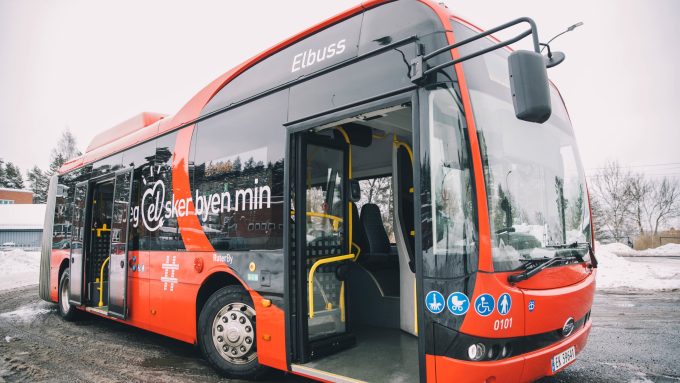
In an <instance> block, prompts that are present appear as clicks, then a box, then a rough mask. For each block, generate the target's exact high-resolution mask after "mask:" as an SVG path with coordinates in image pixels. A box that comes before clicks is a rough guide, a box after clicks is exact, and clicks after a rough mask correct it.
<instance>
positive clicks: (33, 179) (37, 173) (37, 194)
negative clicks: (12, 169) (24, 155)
mask: <svg viewBox="0 0 680 383" xmlns="http://www.w3.org/2000/svg"><path fill="white" fill-rule="evenodd" d="M26 178H27V180H28V184H29V187H30V189H31V190H32V191H33V203H46V202H47V190H48V188H49V183H50V179H49V177H48V176H47V174H45V172H43V171H42V170H41V169H40V168H39V167H37V166H33V168H32V169H31V170H29V171H28V173H27V177H26Z"/></svg>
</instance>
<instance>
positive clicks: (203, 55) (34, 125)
mask: <svg viewBox="0 0 680 383" xmlns="http://www.w3.org/2000/svg"><path fill="white" fill-rule="evenodd" d="M354 4H357V1H356V0H353V1H347V0H334V1H318V0H317V1H298V0H291V1H280V0H279V1H257V2H254V1H249V2H233V1H223V0H204V1H183V2H179V1H167V0H163V1H161V0H155V1H138V0H135V1H132V0H118V1H110V2H107V3H105V2H103V1H92V0H60V1H54V0H0V132H1V133H0V158H3V159H4V160H6V161H13V162H15V163H16V164H18V165H19V166H20V167H21V168H22V169H23V170H26V169H28V168H29V167H31V166H32V165H34V164H35V165H38V166H40V167H42V168H45V167H47V165H48V161H49V152H50V150H51V148H52V147H53V146H54V142H55V140H56V139H57V138H58V137H59V135H60V133H61V131H63V130H64V129H65V128H66V127H68V128H69V129H70V130H71V131H72V132H73V133H74V134H75V136H76V137H77V139H78V143H79V147H80V149H81V150H84V149H85V147H86V146H87V144H88V143H89V141H90V140H91V139H92V137H93V136H94V135H95V134H97V133H98V132H100V131H102V130H104V129H107V128H109V127H111V126H113V125H115V124H117V123H119V122H121V121H123V120H126V119H127V118H129V117H131V116H133V115H135V114H137V113H139V112H142V111H154V112H161V113H168V114H174V113H175V112H177V111H178V110H179V109H180V108H181V107H182V106H183V105H184V104H185V103H186V102H187V101H188V100H189V99H190V98H191V97H192V96H193V95H194V94H195V93H196V92H197V91H199V90H200V89H201V88H202V87H204V86H205V85H207V84H208V83H209V82H210V81H212V80H213V79H215V78H216V77H218V76H219V75H220V74H222V73H224V72H226V71H228V70H229V69H230V68H232V67H234V66H235V65H237V64H239V63H240V62H242V61H244V60H246V59H247V58H249V57H251V56H253V55H255V54H256V53H258V52H260V51H262V50H264V49H266V48H268V47H270V46H272V45H274V44H275V43H277V42H279V41H281V40H283V39H285V38H287V37H289V36H291V35H292V34H294V33H296V32H299V31H301V30H303V29H305V28H307V27H309V26H311V25H313V24H315V23H317V22H319V21H321V20H323V19H326V18H328V17H330V16H332V15H334V14H336V13H339V12H341V11H343V10H345V9H347V8H349V7H351V6H352V5H354ZM446 4H447V5H448V6H449V8H450V9H452V10H453V11H454V12H456V13H457V14H459V15H460V16H462V17H464V18H466V19H468V20H469V21H470V22H472V23H473V24H476V25H478V26H480V27H482V28H491V27H494V26H496V25H498V24H500V23H503V22H505V21H508V20H511V19H513V18H516V17H519V16H530V17H533V18H534V19H535V20H536V22H537V23H538V28H539V33H540V36H541V40H542V41H546V40H548V39H549V38H550V37H552V36H553V35H555V34H556V33H559V32H561V31H562V30H564V29H565V28H566V27H567V26H569V25H571V24H573V23H575V22H577V21H583V22H584V23H585V25H584V26H582V27H580V28H578V29H576V30H575V31H574V32H571V33H568V34H565V35H564V36H562V37H560V38H559V39H558V40H556V41H555V42H554V43H553V44H552V48H553V49H554V50H561V51H564V52H565V53H566V54H567V60H566V61H565V62H564V63H563V64H562V65H560V66H558V67H555V68H552V69H550V70H549V75H550V77H551V79H552V80H553V81H554V82H555V83H556V84H557V86H558V87H559V89H560V91H561V92H562V95H563V96H564V98H565V100H566V104H567V108H568V110H569V112H570V114H571V117H572V121H573V123H574V127H575V130H576V135H577V138H578V142H579V146H580V149H581V154H582V157H583V160H584V164H585V167H586V169H587V172H588V173H592V172H593V169H596V168H597V167H600V166H602V164H603V163H604V162H605V161H606V160H608V159H618V160H619V161H620V162H621V163H622V164H624V165H627V166H630V167H631V169H632V170H639V171H644V172H645V173H646V174H648V175H651V176H654V177H658V176H662V175H673V176H680V147H679V146H680V125H679V124H678V121H680V81H679V80H680V76H679V75H678V70H677V69H676V68H677V67H678V65H679V62H678V61H679V60H678V59H680V54H679V53H678V50H677V46H678V36H680V26H679V24H678V22H677V18H678V16H680V2H679V1H675V0H656V1H643V0H628V1H622V0H608V1H603V0H596V1H593V0H588V1H583V0H569V1H561V2H555V1H540V0H513V1H507V0H503V1H473V0H469V1H463V0H447V1H446Z"/></svg>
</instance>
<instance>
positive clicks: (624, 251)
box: [602, 242, 680, 257]
mask: <svg viewBox="0 0 680 383" xmlns="http://www.w3.org/2000/svg"><path fill="white" fill-rule="evenodd" d="M602 246H605V247H606V248H607V251H609V252H611V253H614V254H616V255H623V256H630V257H645V256H646V257H680V244H677V243H667V244H665V245H663V246H659V247H657V248H655V249H647V250H634V249H631V248H630V247H628V246H627V245H624V244H623V243H618V242H616V243H609V244H606V245H602Z"/></svg>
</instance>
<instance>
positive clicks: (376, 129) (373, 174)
mask: <svg viewBox="0 0 680 383" xmlns="http://www.w3.org/2000/svg"><path fill="white" fill-rule="evenodd" d="M412 126H413V113H412V107H411V104H410V103H405V104H401V105H397V106H392V107H389V108H385V109H381V110H377V111H372V112H369V113H364V114H361V115H357V116H354V117H351V118H346V119H343V120H340V121H335V122H333V123H330V124H326V125H323V126H318V127H316V128H313V129H311V130H307V131H306V132H304V133H298V135H303V136H304V137H303V138H302V140H299V141H297V142H298V143H300V146H302V148H299V150H298V151H297V153H298V156H300V157H301V161H298V162H297V163H298V169H300V172H299V174H298V175H297V177H298V178H297V181H296V182H297V184H298V190H303V189H302V187H301V185H304V190H305V193H304V195H303V196H298V199H297V200H296V201H297V205H298V206H301V205H303V204H304V207H305V210H304V211H305V212H306V217H305V220H304V221H305V224H304V225H299V226H303V227H297V228H296V229H297V230H298V231H297V235H296V238H298V239H301V236H302V235H304V236H305V238H306V240H305V241H301V242H302V243H303V244H304V246H303V249H298V253H297V254H298V257H299V258H298V260H300V261H301V262H300V264H302V265H305V266H306V269H305V270H303V269H302V268H301V267H299V268H298V269H297V270H298V272H299V273H300V274H303V273H304V274H305V277H306V278H298V279H297V280H298V281H301V283H302V282H304V283H307V288H306V289H305V288H304V287H303V288H301V289H300V290H301V291H305V290H306V291H307V294H308V295H307V296H306V297H302V296H300V299H301V300H303V301H307V305H300V306H298V309H299V310H305V309H306V310H308V311H309V312H308V313H307V315H301V317H302V318H306V320H307V323H306V325H307V326H306V329H305V326H304V324H303V325H302V327H303V329H302V330H301V331H302V333H303V334H305V332H306V340H307V342H308V344H307V350H306V352H304V355H302V356H301V357H300V358H299V359H298V360H300V361H302V363H300V364H299V365H295V364H294V365H293V370H294V371H296V370H297V371H299V372H302V373H305V374H309V375H312V376H317V377H320V378H323V377H324V376H325V377H328V376H329V375H325V374H328V373H330V374H333V375H340V376H344V377H349V378H352V379H359V380H362V381H371V382H379V381H417V380H418V379H419V378H418V376H419V373H418V339H417V319H416V314H417V310H416V302H417V301H416V295H415V291H416V288H415V283H416V276H415V261H414V254H415V251H414V250H415V241H414V240H415V226H414V199H413V197H414V184H413V150H412V147H413V145H412V141H413V139H412V137H413V128H412ZM345 187H349V189H350V190H348V191H346V190H344V189H343V188H345ZM348 221H349V222H348ZM298 222H300V221H298ZM348 253H349V254H348ZM305 330H306V331H305ZM303 338H305V336H303ZM303 343H304V342H303Z"/></svg>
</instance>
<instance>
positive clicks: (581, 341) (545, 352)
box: [520, 321, 592, 382]
mask: <svg viewBox="0 0 680 383" xmlns="http://www.w3.org/2000/svg"><path fill="white" fill-rule="evenodd" d="M591 326H592V323H591V322H590V321H588V323H586V326H585V327H583V328H581V329H580V330H579V331H578V332H576V333H575V334H573V335H572V336H570V337H569V338H568V339H567V340H566V341H563V342H561V343H558V344H555V345H552V346H550V347H547V348H544V349H541V350H538V351H534V352H532V353H529V354H526V355H525V356H524V360H525V362H524V370H523V371H522V378H521V379H520V381H521V382H533V381H535V380H536V379H539V378H541V377H544V376H550V375H554V373H553V372H552V365H551V360H552V357H553V356H555V355H557V354H559V353H561V352H562V351H565V350H567V349H568V348H569V347H571V346H574V347H576V354H577V355H578V354H580V353H581V351H583V349H584V348H585V346H586V342H587V341H588V335H589V334H590V329H591ZM572 363H573V362H572ZM564 368H565V367H563V368H561V369H560V371H563V370H564ZM558 372H559V371H558Z"/></svg>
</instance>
